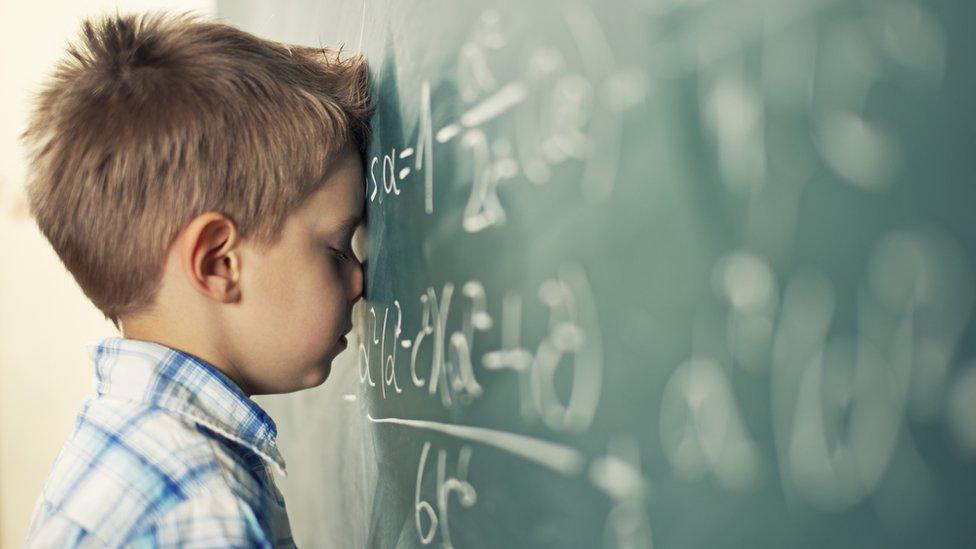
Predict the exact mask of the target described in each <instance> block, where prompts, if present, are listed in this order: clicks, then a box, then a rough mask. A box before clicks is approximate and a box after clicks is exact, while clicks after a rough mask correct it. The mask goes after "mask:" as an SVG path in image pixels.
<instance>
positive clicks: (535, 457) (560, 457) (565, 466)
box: [366, 414, 584, 475]
mask: <svg viewBox="0 0 976 549" xmlns="http://www.w3.org/2000/svg"><path fill="white" fill-rule="evenodd" d="M366 417H367V418H369V420H370V421H371V422H373V423H390V424H395V425H404V426H406V427H413V428H415V429H425V430H428V431H436V432H438V433H444V434H447V435H451V436H453V437H457V438H463V439H466V440H471V441H474V442H479V443H481V444H487V445H488V446H494V447H495V448H498V449H500V450H504V451H506V452H508V453H510V454H514V455H516V456H519V457H522V458H525V459H527V460H530V461H534V462H536V463H538V464H540V465H544V466H546V467H549V468H550V469H553V470H555V471H558V472H560V473H563V474H564V475H575V474H577V473H579V472H580V471H581V470H582V469H583V463H584V459H583V454H581V453H580V452H579V451H577V450H574V449H573V448H570V447H568V446H564V445H562V444H557V443H555V442H549V441H545V440H539V439H537V438H532V437H527V436H525V435H517V434H514V433H506V432H504V431H496V430H494V429H485V428H484V427H471V426H467V425H452V424H450V423H440V422H437V421H424V420H419V419H400V418H395V417H388V418H374V417H373V416H371V415H369V414H366Z"/></svg>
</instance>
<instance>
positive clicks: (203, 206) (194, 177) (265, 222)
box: [22, 13, 372, 394]
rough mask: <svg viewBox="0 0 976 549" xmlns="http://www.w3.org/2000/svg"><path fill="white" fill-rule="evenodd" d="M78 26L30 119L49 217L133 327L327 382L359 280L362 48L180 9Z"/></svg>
mask: <svg viewBox="0 0 976 549" xmlns="http://www.w3.org/2000/svg"><path fill="white" fill-rule="evenodd" d="M82 30H83V33H82V37H81V40H80V42H79V43H76V44H73V45H72V46H70V47H69V49H68V56H67V57H66V58H65V59H64V60H63V61H61V63H60V64H59V65H58V66H57V69H56V72H55V74H54V75H53V78H51V80H50V81H49V82H48V83H47V85H46V86H45V88H44V89H43V90H42V91H41V93H40V94H39V95H38V97H37V103H36V110H35V111H34V113H33V116H32V118H31V120H30V122H29V125H28V127H27V130H26V131H25V132H24V134H23V136H22V137H23V139H24V142H25V144H26V145H27V146H28V148H29V162H30V175H29V180H28V185H27V198H28V204H29V207H30V211H31V214H32V215H33V216H34V218H35V219H36V221H37V224H38V226H39V228H40V230H41V232H42V233H43V234H44V235H45V236H46V237H47V239H48V240H49V241H50V242H51V244H52V246H53V248H54V250H55V252H56V253H57V254H58V256H59V257H60V258H61V260H62V261H63V263H64V265H65V266H66V267H67V269H68V271H70V272H71V274H72V275H73V276H74V278H75V280H77V282H78V284H79V285H80V286H81V288H82V290H83V291H84V292H85V294H86V295H87V296H88V297H89V299H91V301H92V302H93V303H94V304H95V306H96V307H98V308H99V309H100V310H101V311H102V313H103V314H104V315H105V316H106V318H108V319H111V320H112V321H113V323H115V325H116V326H117V327H121V329H122V330H123V334H124V335H125V336H126V337H135V338H141V339H151V340H155V341H159V342H161V343H166V344H171V345H172V346H174V347H177V348H181V349H183V350H186V351H189V352H194V353H196V354H198V355H200V356H201V357H203V358H205V359H207V360H209V361H211V362H213V363H214V364H216V365H218V366H219V367H220V368H221V369H222V370H224V371H225V373H227V374H228V375H230V376H231V378H232V379H234V380H235V381H236V382H237V383H238V384H239V385H240V386H241V388H242V389H244V390H245V392H247V393H248V394H261V393H281V392H290V391H295V390H298V389H303V388H306V387H311V386H315V385H318V384H319V383H321V382H322V381H323V380H324V379H325V378H326V376H327V375H328V367H329V364H330V363H331V361H332V358H334V356H335V355H336V354H337V353H338V351H340V350H341V348H342V346H343V342H342V340H341V339H340V338H341V336H342V334H344V333H345V332H347V331H348V329H349V327H350V314H351V308H352V304H353V303H354V302H355V301H356V300H357V299H358V298H359V297H360V295H361V293H362V284H363V280H362V276H363V275H362V266H361V265H360V263H359V261H358V260H357V259H356V258H355V256H354V255H353V253H352V251H351V250H350V241H351V238H352V232H353V230H354V229H355V228H356V224H357V220H359V219H360V218H361V216H362V213H363V211H362V207H363V202H364V197H363V185H362V181H363V177H362V160H361V155H362V153H363V151H364V150H365V148H366V146H367V141H368V138H369V118H370V116H371V114H372V106H371V104H370V100H369V96H368V82H367V80H368V71H367V67H366V64H365V61H364V60H363V59H362V58H361V57H358V56H356V57H350V58H341V57H340V56H339V53H338V52H335V51H330V50H327V49H323V48H310V47H303V46H289V45H285V44H281V43H277V42H272V41H268V40H263V39H261V38H258V37H256V36H253V35H251V34H248V33H246V32H243V31H241V30H238V29H236V28H233V27H231V26H228V25H224V24H221V23H217V22H212V21H206V20H203V19H200V18H198V17H195V16H192V15H188V14H183V15H177V16H170V15H166V14H161V13H154V14H147V15H143V16H112V17H107V18H105V19H103V20H100V21H97V22H91V21H86V22H85V23H84V24H83V26H82Z"/></svg>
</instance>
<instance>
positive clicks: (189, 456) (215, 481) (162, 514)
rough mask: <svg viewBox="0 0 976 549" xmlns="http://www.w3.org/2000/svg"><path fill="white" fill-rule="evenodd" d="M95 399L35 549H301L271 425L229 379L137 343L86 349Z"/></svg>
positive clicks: (32, 529) (33, 533)
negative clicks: (280, 483) (279, 480)
mask: <svg viewBox="0 0 976 549" xmlns="http://www.w3.org/2000/svg"><path fill="white" fill-rule="evenodd" d="M87 347H88V349H89V354H90V355H91V358H92V360H93V362H94V363H95V394H94V395H92V396H89V397H87V398H86V399H85V400H84V402H83V403H82V406H81V410H80V411H79V412H78V416H77V420H76V422H75V425H74V428H73V430H72V431H71V434H70V435H69V437H68V440H67V441H66V442H65V444H64V446H63V447H62V449H61V451H60V453H59V454H58V457H57V459H56V460H55V462H54V465H53V467H52V469H51V472H50V474H49V476H48V478H47V480H46V482H45V484H44V489H43V491H42V493H41V495H40V497H39V498H38V500H37V503H36V505H35V506H34V511H33V516H32V517H31V523H30V526H29V531H28V534H27V540H26V542H25V545H26V546H27V547H119V546H125V547H174V546H179V547H282V546H283V547H294V545H295V544H294V541H293V540H292V536H291V528H290V525H289V523H288V514H287V511H286V509H285V502H284V499H283V498H282V496H281V492H279V491H278V488H277V487H276V486H275V483H274V479H273V478H272V475H271V473H270V467H271V466H273V467H274V468H276V469H277V470H278V472H279V473H281V474H282V475H285V474H286V472H285V462H284V460H283V459H282V457H281V454H280V453H279V452H278V448H277V446H276V445H275V436H276V435H277V429H276V427H275V423H274V421H273V420H272V419H271V418H270V417H269V416H268V415H267V414H266V413H265V412H264V410H262V409H261V407H260V406H258V405H257V404H256V403H255V402H254V401H253V400H251V399H250V398H248V397H247V396H246V395H245V394H244V393H243V392H242V391H241V390H240V388H239V387H237V385H235V384H234V382H232V381H231V380H230V379H229V378H228V377H227V376H226V375H224V374H223V373H221V372H220V371H219V370H217V369H216V368H215V367H214V366H213V365H211V364H209V363H207V362H206V361H204V360H202V359H200V358H198V357H195V356H193V355H190V354H188V353H185V352H182V351H179V350H176V349H172V348H169V347H166V346H164V345H160V344H158V343H153V342H149V341H142V340H136V339H128V338H121V337H109V338H105V339H102V340H101V341H98V342H93V343H89V344H88V345H87Z"/></svg>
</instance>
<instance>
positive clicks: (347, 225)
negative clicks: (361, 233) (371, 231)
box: [337, 213, 363, 235]
mask: <svg viewBox="0 0 976 549" xmlns="http://www.w3.org/2000/svg"><path fill="white" fill-rule="evenodd" d="M362 222H363V216H362V215H360V214H358V213H357V214H356V215H353V216H351V217H347V218H346V219H344V220H343V221H342V223H339V225H338V226H337V232H338V233H339V234H343V235H346V234H350V233H352V231H353V230H354V229H355V228H356V227H357V226H359V224H360V223H362Z"/></svg>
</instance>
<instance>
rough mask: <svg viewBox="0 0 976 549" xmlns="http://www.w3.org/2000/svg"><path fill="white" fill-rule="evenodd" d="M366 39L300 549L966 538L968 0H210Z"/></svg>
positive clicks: (300, 495) (291, 420)
mask: <svg viewBox="0 0 976 549" xmlns="http://www.w3.org/2000/svg"><path fill="white" fill-rule="evenodd" d="M218 11H219V13H220V15H221V16H222V17H223V18H225V19H226V20H227V21H228V22H231V23H233V24H237V25H240V26H241V27H243V28H244V29H246V30H249V31H251V32H253V33H255V34H258V35H260V36H264V37H267V38H272V39H275V40H280V41H285V42H292V43H302V44H307V45H334V44H336V43H338V42H343V43H344V44H345V48H346V49H347V50H348V51H362V52H363V53H365V55H366V56H367V58H368V59H369V61H370V64H371V74H372V85H373V89H374V97H375V102H376V104H377V107H378V110H377V114H376V117H375V120H374V128H375V137H374V141H373V144H372V148H371V150H370V152H369V156H368V158H367V159H366V167H367V170H366V181H365V183H364V184H365V186H366V192H367V200H368V217H369V222H368V227H369V228H368V246H367V247H368V267H367V294H368V295H367V299H366V300H364V301H363V302H361V304H360V306H359V307H360V308H359V313H358V315H357V316H358V328H357V337H356V339H355V341H352V342H351V344H350V350H349V351H347V352H346V354H345V355H343V356H342V357H341V358H340V359H339V360H338V361H337V362H336V365H335V368H334V370H333V374H332V377H331V378H330V379H329V380H328V381H327V382H326V383H325V384H324V385H323V386H322V387H320V388H316V389H315V390H310V391H306V392H303V393H299V394H294V395H287V396H280V397H261V398H260V399H259V402H261V403H262V404H264V405H265V406H267V407H268V409H269V411H270V412H271V414H272V416H273V417H275V418H276V419H277V420H278V422H279V426H280V428H281V433H282V434H281V441H282V446H283V453H284V455H285V458H286V460H288V465H289V476H288V478H287V479H283V480H282V482H281V484H282V490H283V492H284V493H285V496H286V499H287V501H288V506H289V512H290V515H291V520H292V526H293V529H294V531H295V534H296V538H297V539H298V541H299V543H300V544H301V545H304V546H318V547H408V548H409V547H423V546H436V547H457V548H467V547H470V548H486V547H498V548H501V547H559V548H570V547H581V548H601V547H607V548H610V547H651V546H652V545H653V546H656V547H679V548H686V547H688V548H698V547H701V548H705V547H743V548H745V547H748V548H755V547H791V548H793V547H799V548H803V547H810V548H820V547H850V548H873V547H878V548H881V547H886V548H887V547H973V546H976V545H974V544H976V522H974V521H973V519H972V516H971V515H972V507H973V505H974V504H976V361H974V357H976V348H974V347H976V346H974V341H976V340H974V337H973V336H974V333H973V332H974V323H973V318H972V316H973V315H972V313H973V298H974V295H973V290H974V272H973V268H974V260H976V223H974V220H973V209H974V206H976V200H974V198H976V193H974V191H973V189H972V187H973V185H974V184H976V181H974V176H976V150H974V146H976V101H974V100H973V98H974V97H976V81H974V76H976V71H974V66H973V63H972V59H971V56H972V53H973V52H976V42H974V40H976V38H974V36H976V35H974V34H973V33H972V32H971V27H972V23H973V22H974V21H976V18H974V15H976V10H974V8H973V7H971V3H970V2H967V1H965V0H952V1H949V0H932V1H928V2H920V1H912V0H904V1H895V0H891V1H887V0H885V1H882V0H711V1H710V0H630V1H623V0H618V1H607V2H595V1H594V2H592V3H587V2H581V1H576V0H564V1H550V0H539V1H522V2H514V1H513V2H507V1H493V0H475V1H471V2H451V1H433V0H418V1H410V2H407V1H399V2H396V1H392V0H390V1H383V0H366V1H362V0H350V1H345V2H338V1H321V2H315V1H310V0H306V1H281V2H258V1H248V2H238V1H223V2H219V3H218Z"/></svg>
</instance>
